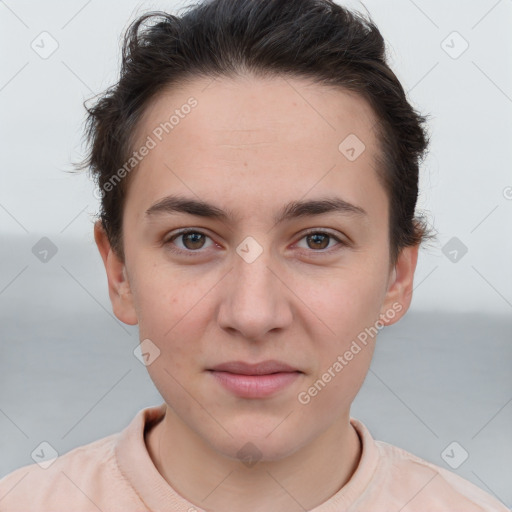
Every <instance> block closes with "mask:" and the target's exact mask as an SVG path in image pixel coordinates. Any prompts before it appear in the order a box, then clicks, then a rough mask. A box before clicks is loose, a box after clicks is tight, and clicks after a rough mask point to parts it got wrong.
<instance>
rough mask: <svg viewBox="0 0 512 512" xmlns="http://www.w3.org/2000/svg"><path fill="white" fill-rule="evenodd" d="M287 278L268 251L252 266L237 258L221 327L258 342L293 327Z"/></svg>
mask: <svg viewBox="0 0 512 512" xmlns="http://www.w3.org/2000/svg"><path fill="white" fill-rule="evenodd" d="M281 273H282V272H281ZM284 277H285V276H281V275H280V272H279V270H278V266H277V265H276V264H273V262H272V261H271V258H270V257H268V255H267V253H266V252H265V251H264V252H263V253H262V254H261V255H260V256H259V257H258V258H257V259H256V260H255V261H252V262H251V263H248V262H247V261H245V260H244V259H243V258H242V257H239V256H238V255H236V257H235V258H234V268H233V269H232V270H231V272H229V274H228V276H226V280H225V288H224V290H223V295H222V303H221V305H220V307H219V310H218V323H219V325H220V327H221V328H222V329H224V330H226V331H228V332H230V334H232V335H236V333H238V334H239V336H241V337H243V338H245V339H247V340H252V341H256V340H261V339H263V338H265V337H268V333H269V332H271V331H279V330H283V329H285V328H286V327H288V326H289V325H291V323H292V320H293V311H292V305H291V304H290V297H291V296H292V295H293V294H292V292H291V291H290V289H289V288H288V287H287V286H286V284H285V282H286V280H285V279H283V278H284Z"/></svg>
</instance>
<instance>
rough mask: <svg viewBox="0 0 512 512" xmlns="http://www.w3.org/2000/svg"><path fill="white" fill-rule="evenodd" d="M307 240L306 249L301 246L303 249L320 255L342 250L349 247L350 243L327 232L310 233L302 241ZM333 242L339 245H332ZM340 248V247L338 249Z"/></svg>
mask: <svg viewBox="0 0 512 512" xmlns="http://www.w3.org/2000/svg"><path fill="white" fill-rule="evenodd" d="M302 240H306V247H304V246H300V245H299V247H300V248H301V249H308V250H309V252H313V253H314V252H318V253H324V252H325V253H330V252H331V248H332V250H337V249H342V248H343V247H345V246H347V245H348V243H347V242H345V241H344V240H343V239H341V238H339V237H337V236H335V235H333V234H332V233H329V232H327V231H313V230H312V231H309V232H308V233H306V234H305V235H304V236H303V237H302V238H301V240H300V241H302ZM332 241H335V242H337V243H335V244H331V242H332ZM336 246H338V247H336Z"/></svg>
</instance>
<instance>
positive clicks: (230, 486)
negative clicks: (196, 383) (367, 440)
mask: <svg viewBox="0 0 512 512" xmlns="http://www.w3.org/2000/svg"><path fill="white" fill-rule="evenodd" d="M146 445H147V448H148V452H149V455H150V457H151V459H152V460H153V463H154V464H155V466H156V468H157V469H158V471H159V473H160V474H161V475H162V476H163V478H164V479H165V480H166V481H167V482H168V483H169V485H170V486H171V487H172V488H173V489H174V490H175V491H176V492H177V493H178V494H180V495H181V496H183V497H184V498H185V499H187V500H188V501H190V502H191V503H193V504H196V505H197V506H199V507H201V508H207V509H208V510H212V511H217V510H230V511H233V512H238V511H247V510H251V511H254V512H259V511H261V512H263V511H265V512H274V511H276V512H277V511H282V510H287V511H294V510H297V511H304V510H310V509H312V508H314V507H316V506H318V505H320V504H321V503H323V502H324V501H326V500H328V499H329V498H330V497H331V496H333V495H334V494H335V493H336V492H338V491H339V490H340V489H341V488H342V487H343V486H344V485H345V484H346V483H347V482H348V481H349V480H350V478H351V476H352V474H353V473H354V471H355V470H356V468H357V466H358V464H359V460H360V457H361V445H360V440H359V436H358V434H357V432H356V431H355V429H354V427H353V426H352V425H351V424H350V417H349V414H348V413H347V414H346V415H344V416H343V417H340V418H339V419H338V420H336V422H335V423H334V424H333V425H331V426H330V427H329V429H327V430H326V431H325V432H323V433H322V434H321V435H320V436H318V437H317V438H316V439H314V440H313V441H312V442H311V443H309V444H308V445H306V446H304V447H301V448H300V449H299V450H297V451H296V452H294V453H293V454H291V455H290V456H288V457H285V458H282V459H279V460H271V461H268V460H260V461H258V462H257V463H256V464H254V465H244V464H241V462H240V461H239V460H233V459H231V458H228V457H226V456H224V455H222V454H220V453H219V452H218V451H216V450H214V449H213V448H212V446H211V445H209V444H207V443H206V442H204V440H203V439H202V438H200V437H198V436H197V434H195V433H194V432H192V431H191V430H190V429H189V428H188V427H187V425H185V424H184V423H183V422H182V421H181V420H180V419H179V418H178V417H177V416H176V415H175V414H174V413H173V411H172V410H171V409H170V408H169V407H167V408H166V414H165V416H164V418H163V420H162V421H160V422H159V423H158V424H157V425H155V426H154V427H153V428H152V429H151V430H150V431H149V432H147V434H146Z"/></svg>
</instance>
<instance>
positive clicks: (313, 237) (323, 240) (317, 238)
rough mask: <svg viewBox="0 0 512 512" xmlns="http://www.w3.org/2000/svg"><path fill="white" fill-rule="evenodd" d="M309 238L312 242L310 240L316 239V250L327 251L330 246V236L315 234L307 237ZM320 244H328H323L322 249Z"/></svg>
mask: <svg viewBox="0 0 512 512" xmlns="http://www.w3.org/2000/svg"><path fill="white" fill-rule="evenodd" d="M319 237H320V240H319ZM307 238H308V239H309V240H310V239H315V242H314V243H315V244H316V246H315V247H314V248H315V249H325V248H326V247H327V246H328V245H329V242H328V240H329V235H323V234H321V233H315V234H313V235H308V237H307ZM318 242H320V243H321V244H322V242H327V243H323V244H322V247H320V246H319V245H318Z"/></svg>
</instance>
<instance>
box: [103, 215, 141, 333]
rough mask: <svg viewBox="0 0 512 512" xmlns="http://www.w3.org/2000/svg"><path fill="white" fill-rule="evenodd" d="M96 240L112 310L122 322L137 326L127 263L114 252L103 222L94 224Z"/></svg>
mask: <svg viewBox="0 0 512 512" xmlns="http://www.w3.org/2000/svg"><path fill="white" fill-rule="evenodd" d="M94 239H95V241H96V245H97V247H98V250H99V252H100V255H101V258H102V260H103V264H104V266H105V270H106V272H107V280H108V293H109V296H110V302H111V303H112V310H113V312H114V314H115V315H116V317H117V318H119V320H121V322H124V323H125V324H128V325H136V324H137V323H138V319H137V315H136V311H135V307H134V301H133V295H132V292H131V288H130V281H129V279H128V275H127V272H126V266H125V263H124V262H123V261H121V260H120V259H119V257H118V256H117V255H116V253H115V252H114V251H113V250H112V248H111V246H110V242H109V240H108V236H107V234H106V233H105V230H104V229H103V226H102V225H101V221H96V223H95V224H94Z"/></svg>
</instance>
